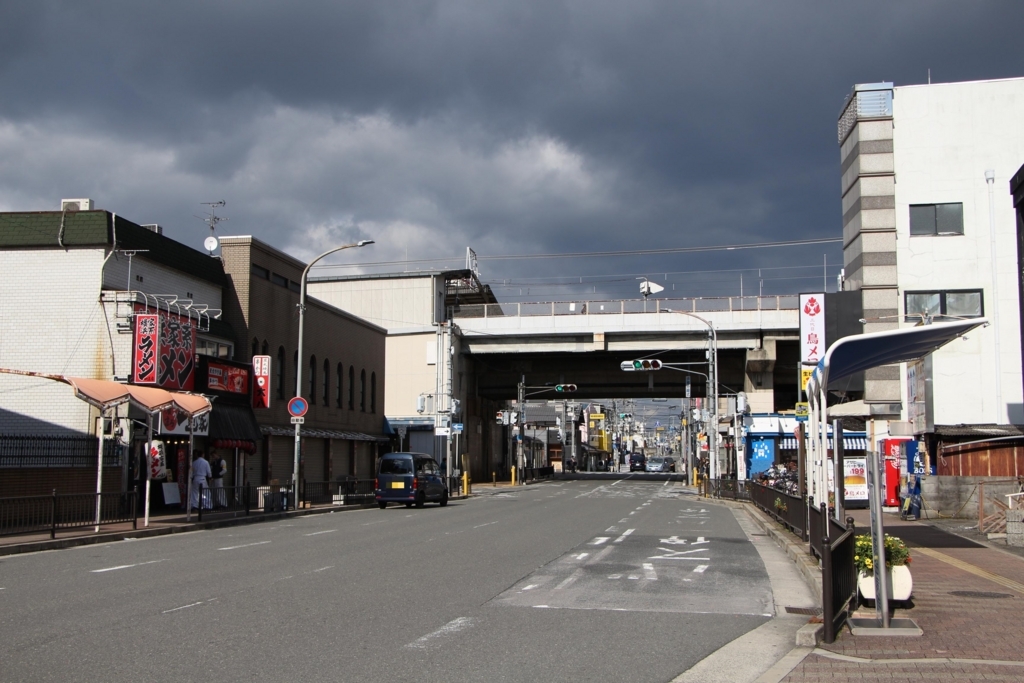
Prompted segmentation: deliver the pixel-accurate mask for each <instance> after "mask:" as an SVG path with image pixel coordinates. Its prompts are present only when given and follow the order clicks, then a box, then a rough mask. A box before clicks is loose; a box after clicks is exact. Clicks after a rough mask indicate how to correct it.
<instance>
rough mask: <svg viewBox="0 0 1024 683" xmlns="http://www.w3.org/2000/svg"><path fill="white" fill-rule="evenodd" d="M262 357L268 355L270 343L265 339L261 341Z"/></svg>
mask: <svg viewBox="0 0 1024 683" xmlns="http://www.w3.org/2000/svg"><path fill="white" fill-rule="evenodd" d="M263 355H264V356H269V355H270V343H269V342H268V341H267V340H266V339H264V340H263Z"/></svg>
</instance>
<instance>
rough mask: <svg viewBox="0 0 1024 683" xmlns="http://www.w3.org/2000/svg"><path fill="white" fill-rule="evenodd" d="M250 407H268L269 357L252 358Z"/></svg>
mask: <svg viewBox="0 0 1024 683" xmlns="http://www.w3.org/2000/svg"><path fill="white" fill-rule="evenodd" d="M252 374H253V378H254V379H253V386H252V407H253V408H269V407H270V356H253V357H252Z"/></svg>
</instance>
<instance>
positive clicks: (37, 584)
mask: <svg viewBox="0 0 1024 683" xmlns="http://www.w3.org/2000/svg"><path fill="white" fill-rule="evenodd" d="M498 491H500V493H491V492H488V491H486V490H484V491H483V493H484V495H480V496H478V497H475V498H473V499H471V500H467V501H452V502H451V503H450V504H449V505H448V507H447V508H438V507H427V508H424V509H415V508H414V509H406V508H405V507H389V508H388V509H387V510H378V509H370V510H361V511H347V512H340V513H335V514H323V515H311V516H307V517H300V518H294V519H291V520H289V521H287V522H283V523H267V524H254V525H250V526H244V527H233V528H226V529H220V530H214V531H205V532H196V533H189V534H180V535H175V536H170V537H160V538H154V539H147V540H137V541H121V542H118V543H112V544H108V545H101V546H87V547H81V548H76V549H70V550H61V551H54V552H45V553H35V554H31V555H21V556H11V557H5V558H2V559H0V655H2V657H0V661H2V664H0V680H3V681H51V680H52V681H100V680H102V681H139V680H146V681H177V682H180V681H189V680H208V681H216V682H217V683H227V682H230V681H254V680H301V681H339V680H342V681H345V680H357V679H358V680H394V681H413V680H418V681H440V680H446V681H463V680H465V681H476V680H489V681H523V682H529V683H536V682H537V681H553V680H588V681H669V680H672V679H673V678H675V677H676V676H677V675H679V674H681V673H682V672H684V671H686V670H687V669H690V668H691V667H692V666H694V665H695V664H696V663H698V662H700V661H701V660H702V659H705V657H708V655H710V654H711V653H713V652H715V651H716V650H718V649H719V648H721V647H722V646H724V645H726V644H727V643H730V641H734V640H735V639H737V638H739V637H740V636H743V635H744V634H749V633H750V632H752V631H753V630H754V629H758V628H759V627H762V628H763V627H768V626H772V624H766V622H770V621H773V617H781V616H782V615H780V614H779V612H780V603H779V597H778V595H774V596H773V589H772V581H769V572H768V571H767V570H766V561H765V560H764V559H763V557H767V556H765V555H764V553H765V552H770V549H768V550H767V551H766V550H765V548H764V547H761V548H758V547H756V546H757V545H758V543H752V542H751V540H755V541H757V540H758V539H752V538H751V530H750V529H747V530H746V531H745V530H744V528H743V526H742V520H741V519H740V518H739V517H738V516H737V515H736V514H734V512H733V510H731V509H730V508H727V507H724V506H720V505H715V504H713V503H708V502H706V501H702V500H701V499H698V498H696V497H695V496H693V495H692V494H691V493H688V492H686V491H685V490H684V489H682V488H680V487H677V485H676V484H675V483H672V482H664V481H638V480H637V479H633V478H628V479H618V480H601V481H593V480H590V481H587V480H582V481H561V482H557V481H556V482H551V483H546V484H539V485H534V486H529V487H520V488H518V489H514V490H512V489H498ZM761 545H762V546H763V543H762V544H761ZM774 564H775V565H776V567H775V569H774V570H773V571H775V572H776V573H778V572H779V571H783V572H784V571H785V566H784V563H782V562H775V563H774ZM768 565H769V567H771V566H772V565H773V563H772V562H771V561H769V562H768ZM780 567H781V568H782V569H780ZM793 573H795V570H794V572H793ZM797 592H799V591H797ZM799 599H800V598H799V597H798V598H797V600H799ZM804 620H806V617H804ZM754 633H755V634H757V633H760V631H754ZM785 638H791V635H786V636H785ZM751 639H752V638H750V637H748V640H751ZM753 640H758V639H757V638H753ZM788 643H790V644H791V643H792V640H791V639H790V640H788ZM775 654H778V653H775ZM730 659H731V658H730ZM708 661H711V660H708ZM768 664H770V662H765V663H764V666H762V667H761V668H762V669H763V668H765V667H766V666H767V665H768ZM706 665H707V662H705V666H706ZM733 665H734V666H737V667H742V663H738V662H737V663H734V664H733ZM723 666H729V665H728V664H727V663H726V664H723V665H722V666H717V667H715V668H716V669H717V670H719V673H722V672H724V671H725V669H723ZM738 671H739V668H737V672H738ZM739 678H742V676H739V675H737V676H736V679H737V680H738V679H739Z"/></svg>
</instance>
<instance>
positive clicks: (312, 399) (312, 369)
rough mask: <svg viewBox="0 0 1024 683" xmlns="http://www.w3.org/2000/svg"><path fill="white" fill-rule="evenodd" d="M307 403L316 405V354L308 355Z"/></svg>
mask: <svg viewBox="0 0 1024 683" xmlns="http://www.w3.org/2000/svg"><path fill="white" fill-rule="evenodd" d="M309 404H310V405H314V406H315V405H316V356H310V357H309Z"/></svg>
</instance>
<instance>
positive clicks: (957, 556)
mask: <svg viewBox="0 0 1024 683" xmlns="http://www.w3.org/2000/svg"><path fill="white" fill-rule="evenodd" d="M851 516H853V517H854V519H855V523H856V525H857V527H858V528H859V529H866V528H867V527H868V525H869V524H868V513H867V511H866V510H857V511H852V512H851ZM960 521H961V522H962V520H960ZM943 526H947V527H948V526H951V525H949V524H947V525H943ZM885 529H886V533H889V534H892V535H894V536H899V537H901V538H903V539H904V540H905V541H907V543H908V545H910V546H911V558H912V562H911V565H910V570H911V573H912V576H913V579H914V590H913V597H912V601H911V602H910V603H909V604H908V605H907V606H905V607H901V608H900V609H897V610H896V612H895V615H896V616H898V617H909V618H911V619H913V620H914V621H915V622H917V625H918V626H920V627H921V629H922V630H923V631H924V635H923V636H921V637H886V636H857V637H855V636H853V635H852V634H851V633H850V631H849V629H848V628H844V629H843V630H842V632H841V634H840V635H839V637H838V638H837V639H836V642H835V643H832V644H831V645H825V644H821V645H819V646H818V647H817V648H815V649H813V650H811V651H809V654H807V656H806V657H805V658H804V659H803V661H802V662H800V663H799V664H798V665H797V666H796V667H795V668H794V669H793V670H792V671H790V673H789V674H788V675H786V676H785V677H783V678H782V679H781V680H783V681H792V682H794V683H795V682H812V681H813V682H816V683H817V682H819V681H830V682H834V683H841V682H842V681H848V680H849V681H853V680H857V681H860V680H863V679H884V680H886V681H890V680H891V681H924V680H929V681H930V680H934V679H940V680H955V681H1021V680H1024V644H1022V641H1021V636H1020V633H1021V627H1022V625H1024V558H1021V557H1019V556H1017V555H1015V554H1012V553H1009V552H1006V551H1005V550H1002V549H999V548H997V547H995V546H993V545H991V544H987V543H986V544H984V545H983V544H982V543H980V542H975V541H974V540H972V539H969V538H965V537H963V536H958V535H954V534H951V533H948V532H947V531H945V530H943V529H942V528H941V527H940V526H939V525H933V524H929V523H927V522H925V521H922V522H914V521H901V520H900V519H899V516H898V515H889V514H887V515H886V516H885ZM858 616H868V617H873V616H874V609H873V608H870V609H869V608H867V607H862V608H861V609H860V612H859V614H858Z"/></svg>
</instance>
